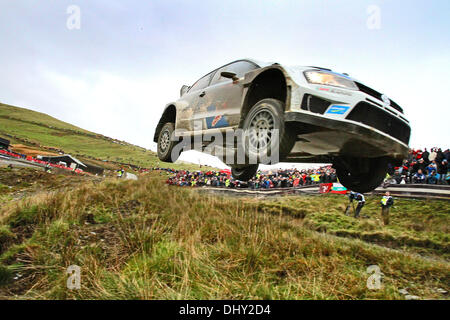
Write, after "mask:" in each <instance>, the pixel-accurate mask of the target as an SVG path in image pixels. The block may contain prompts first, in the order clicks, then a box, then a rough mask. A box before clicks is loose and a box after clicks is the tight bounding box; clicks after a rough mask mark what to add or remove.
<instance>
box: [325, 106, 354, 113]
mask: <svg viewBox="0 0 450 320" xmlns="http://www.w3.org/2000/svg"><path fill="white" fill-rule="evenodd" d="M348 109H350V107H349V106H337V105H335V106H331V107H330V108H329V109H328V111H327V112H326V113H330V114H344V113H346V112H347V111H348Z"/></svg>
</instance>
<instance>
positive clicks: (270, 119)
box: [243, 98, 296, 164]
mask: <svg viewBox="0 0 450 320" xmlns="http://www.w3.org/2000/svg"><path fill="white" fill-rule="evenodd" d="M243 130H244V141H243V142H244V148H245V155H246V157H247V160H250V163H252V162H251V161H252V160H256V161H257V163H264V164H275V163H277V162H279V161H282V160H283V159H284V158H285V157H286V156H287V155H288V154H289V153H290V152H291V150H292V147H293V146H294V143H295V138H296V136H295V134H292V132H291V130H289V128H288V127H287V126H286V123H285V122H284V103H283V102H281V101H279V100H276V99H270V98H269V99H263V100H260V101H259V102H257V103H256V104H255V105H254V106H253V107H252V108H251V109H250V111H249V113H248V114H247V116H246V118H245V121H244V124H243ZM276 131H278V135H277V134H276ZM277 137H278V140H277V139H276V138H277ZM277 153H278V154H277Z"/></svg>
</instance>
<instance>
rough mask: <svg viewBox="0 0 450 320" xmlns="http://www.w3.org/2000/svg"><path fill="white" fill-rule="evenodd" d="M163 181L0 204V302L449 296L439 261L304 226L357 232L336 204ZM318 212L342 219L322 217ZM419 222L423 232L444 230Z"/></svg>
mask: <svg viewBox="0 0 450 320" xmlns="http://www.w3.org/2000/svg"><path fill="white" fill-rule="evenodd" d="M165 179H166V175H165V174H158V173H152V174H148V175H144V176H141V178H140V180H139V181H123V180H114V179H107V180H104V181H102V182H97V181H86V182H84V183H80V184H79V185H77V186H72V187H71V188H70V189H67V190H60V191H57V192H46V193H35V194H32V195H30V196H27V197H25V198H22V199H21V200H10V201H6V203H5V204H4V205H3V206H2V207H1V208H0V239H1V240H0V243H1V247H0V297H3V298H14V299H29V298H41V299H403V295H402V294H401V293H399V289H404V288H406V289H407V290H408V292H409V293H410V294H413V295H417V296H419V297H421V298H423V299H427V298H438V299H441V298H445V297H446V296H445V294H444V295H443V294H442V293H439V291H438V290H437V288H441V289H444V290H445V291H448V290H449V283H450V265H449V263H448V262H447V261H446V260H444V259H431V258H427V257H423V256H420V255H417V254H412V253H409V252H405V251H403V250H393V249H390V248H385V247H382V246H378V245H373V244H371V243H368V242H365V241H361V240H359V239H354V238H346V237H336V236H335V235H332V234H328V233H325V232H317V231H315V230H314V228H313V227H311V226H312V225H314V224H315V223H316V224H317V227H318V226H319V223H320V224H322V225H323V226H326V228H327V229H332V230H339V229H346V230H347V229H348V230H354V231H355V232H356V231H357V230H359V227H358V226H356V225H355V226H353V225H352V226H349V224H350V220H349V221H347V219H345V218H343V217H342V216H343V214H342V213H340V214H339V213H338V212H337V211H334V209H333V206H332V205H331V204H330V202H333V203H335V200H336V199H331V198H330V197H305V198H303V200H302V199H300V198H298V197H297V199H295V200H296V201H298V202H297V203H298V204H297V205H294V202H293V198H289V197H287V198H280V199H279V200H266V201H263V202H260V201H256V200H251V199H243V198H237V199H235V198H228V197H219V196H217V195H213V196H211V195H207V194H202V193H199V192H197V191H196V190H194V189H190V188H178V187H174V186H168V185H166V184H165V183H164V181H165ZM337 203H338V206H342V205H343V204H344V201H343V200H339V199H337ZM398 206H399V207H401V208H402V212H403V213H404V215H405V216H404V217H403V220H402V221H404V222H405V224H407V221H408V220H410V223H412V222H413V221H414V220H415V219H413V218H411V219H410V218H408V217H409V214H410V212H409V211H408V206H407V205H404V204H403V203H399V204H398ZM340 209H341V208H339V210H340ZM336 210H337V209H336ZM371 210H372V208H369V209H368V210H367V211H369V212H368V213H369V214H372V212H371ZM373 210H375V209H374V208H373ZM424 210H426V212H424V214H431V213H432V212H431V211H430V210H428V209H424ZM374 213H375V211H374ZM329 214H334V215H336V216H337V215H339V218H341V219H340V220H342V221H343V222H342V221H340V220H339V221H336V222H332V221H328V222H327V220H328V219H327V217H328V215H329ZM414 214H416V213H411V215H414ZM314 215H320V216H323V217H324V221H322V220H321V219H320V218H319V217H314ZM308 219H309V220H308ZM433 219H434V218H433ZM436 219H438V220H436V222H438V221H440V222H441V223H446V225H448V220H445V219H444V220H439V219H443V218H439V216H436ZM446 219H448V218H446ZM425 220H426V219H425ZM425 220H424V221H423V223H424V226H423V227H421V228H424V230H425V232H435V231H436V232H443V231H445V230H440V231H439V228H444V227H443V226H441V227H439V226H436V227H430V226H427V225H426V221H425ZM377 228H378V227H375V229H377ZM393 228H394V227H393ZM403 229H405V230H406V229H407V228H406V227H404V228H403ZM403 229H402V230H403ZM317 230H319V229H317ZM394 231H395V230H394V229H393V230H391V229H387V231H386V232H392V233H393V234H394V235H395V233H394ZM399 232H400V231H399ZM445 232H446V231H445ZM436 241H442V242H443V241H448V239H447V240H445V239H439V240H436ZM70 265H78V266H80V267H81V289H80V290H69V289H67V288H66V281H67V277H68V276H67V274H66V269H67V267H69V266H70ZM370 265H378V266H379V267H380V269H381V272H382V273H383V281H382V288H381V289H380V290H369V289H368V288H367V286H366V283H367V278H368V277H369V274H367V273H366V270H367V268H368V266H370ZM441 291H442V290H441Z"/></svg>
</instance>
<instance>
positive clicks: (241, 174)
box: [231, 164, 258, 181]
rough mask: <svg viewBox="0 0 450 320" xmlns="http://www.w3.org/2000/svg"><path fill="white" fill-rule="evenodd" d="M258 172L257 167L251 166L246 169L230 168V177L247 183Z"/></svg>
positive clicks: (255, 165)
mask: <svg viewBox="0 0 450 320" xmlns="http://www.w3.org/2000/svg"><path fill="white" fill-rule="evenodd" d="M257 171H258V165H257V164H252V165H250V166H248V167H242V168H236V167H231V175H232V176H233V178H235V179H236V180H239V181H248V180H250V179H251V178H253V177H254V176H255V174H256V172H257Z"/></svg>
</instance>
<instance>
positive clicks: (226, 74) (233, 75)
mask: <svg viewBox="0 0 450 320" xmlns="http://www.w3.org/2000/svg"><path fill="white" fill-rule="evenodd" d="M220 76H221V77H224V78H229V79H233V81H236V80H239V78H238V77H237V76H236V73H234V72H228V71H222V72H221V73H220Z"/></svg>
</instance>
